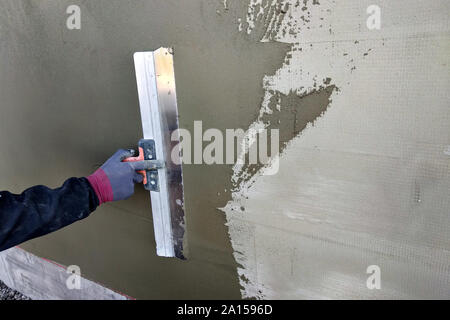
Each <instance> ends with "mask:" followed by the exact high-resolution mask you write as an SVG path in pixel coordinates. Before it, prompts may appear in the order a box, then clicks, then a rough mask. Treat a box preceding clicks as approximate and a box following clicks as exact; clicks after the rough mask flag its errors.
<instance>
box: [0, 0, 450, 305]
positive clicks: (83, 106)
mask: <svg viewBox="0 0 450 320" xmlns="http://www.w3.org/2000/svg"><path fill="white" fill-rule="evenodd" d="M70 4H76V5H79V6H80V8H81V30H68V29H67V28H66V19H67V17H68V15H67V14H66V8H67V7H68V5H70ZM371 4H372V2H371V1H356V0H355V1H346V2H345V3H336V1H331V0H330V1H325V0H321V1H295V0H292V1H288V0H280V1H265V0H262V1H260V0H249V1H222V0H221V1H219V0H217V1H212V0H211V1H205V0H186V1H175V0H173V1H171V0H158V1H156V0H154V1H140V0H133V1H124V0H120V1H119V0H108V1H106V0H96V1H65V0H64V1H58V2H56V1H46V0H39V1H37V0H36V1H33V0H20V1H19V0H1V1H0V146H1V147H2V149H3V150H4V152H3V156H2V161H0V177H1V179H0V189H2V190H4V189H6V190H10V191H13V192H21V191H22V190H23V189H25V188H27V187H29V186H31V185H35V184H44V185H48V186H52V187H57V186H59V185H60V184H61V183H62V182H63V181H64V180H65V179H66V178H68V177H70V176H85V175H88V174H90V173H91V172H93V171H94V170H95V169H96V168H97V167H98V166H99V165H101V164H102V162H103V161H104V160H106V159H107V158H108V157H109V156H110V155H111V154H112V153H113V152H114V151H115V150H116V149H118V148H123V147H135V145H136V143H137V141H138V140H139V139H140V138H141V135H142V134H141V131H142V130H141V126H140V115H139V107H138V100H137V92H136V85H135V76H134V67H133V60H132V55H133V53H134V52H135V51H145V50H154V49H157V48H159V47H161V46H172V47H173V48H174V51H175V74H176V84H177V97H178V107H179V114H180V126H181V127H183V128H187V129H189V130H191V131H192V129H193V123H194V121H195V120H202V121H203V127H204V128H218V129H220V130H225V129H227V128H243V129H247V128H249V127H258V126H259V127H266V128H277V129H279V130H280V142H281V151H282V153H281V155H280V157H276V158H275V159H273V160H274V163H272V166H273V165H275V166H276V167H279V170H278V173H275V174H274V172H272V173H270V174H269V173H268V171H267V170H269V171H270V169H271V168H267V167H266V168H264V167H258V166H257V167H256V168H254V167H246V166H244V167H239V166H231V165H210V166H208V165H185V166H184V168H183V170H184V182H185V207H186V215H187V232H188V241H189V251H190V259H189V260H188V261H177V260H172V259H165V258H159V257H157V256H156V255H155V243H154V239H153V230H152V220H151V210H150V205H149V197H148V193H147V192H145V191H144V190H143V189H142V188H137V191H136V194H135V196H133V197H132V198H131V199H129V200H127V201H123V202H118V203H109V204H105V205H103V206H102V207H100V208H99V209H98V210H97V211H96V212H95V213H93V214H92V215H91V217H89V218H88V219H86V220H84V221H82V222H79V223H76V224H74V225H72V226H70V227H68V228H65V229H64V230H61V231H58V232H56V233H54V234H51V235H48V236H46V237H43V238H40V239H37V240H33V241H30V242H29V243H26V244H25V245H23V248H25V249H26V250H29V251H31V252H32V253H34V254H36V255H38V256H42V257H45V258H49V259H51V260H54V261H57V262H58V263H61V264H63V265H78V266H80V268H81V272H82V275H83V276H84V277H86V278H87V279H91V280H94V281H96V282H99V283H103V284H105V285H106V286H107V287H109V288H112V289H115V290H118V291H120V292H124V293H125V294H127V295H130V296H132V297H136V298H241V297H249V298H254V297H256V298H436V297H437V298H448V297H449V291H448V288H449V287H450V286H449V285H448V284H449V277H448V274H449V272H448V271H449V254H448V252H449V247H450V246H449V243H450V242H449V241H450V240H449V236H448V234H449V233H448V231H449V220H448V219H449V216H448V212H449V207H450V205H449V202H448V191H449V159H450V158H449V156H448V155H449V154H450V151H449V150H450V149H449V148H450V147H448V146H449V145H450V142H449V139H450V131H449V130H450V129H449V125H448V123H449V120H450V115H449V111H448V110H449V109H448V102H449V96H448V87H449V84H450V79H449V74H450V73H449V72H448V71H449V70H448V68H449V61H448V56H449V55H448V53H449V50H450V49H449V34H450V32H449V30H450V29H449V24H448V13H449V11H450V10H449V6H448V3H447V2H446V1H433V2H432V3H428V2H422V1H395V2H392V1H379V3H377V4H378V5H379V6H380V7H381V9H382V28H381V29H380V30H376V31H372V30H368V29H367V27H366V19H367V17H368V14H367V13H366V9H367V7H368V6H369V5H371ZM272 169H273V168H272ZM275 172H277V170H275ZM374 264H375V265H379V266H380V268H381V270H382V277H383V278H382V279H384V280H382V281H383V282H382V283H383V285H382V288H384V289H385V290H384V291H383V289H381V290H369V289H367V287H366V282H365V281H366V278H367V277H368V275H367V274H366V268H367V266H369V265H374Z"/></svg>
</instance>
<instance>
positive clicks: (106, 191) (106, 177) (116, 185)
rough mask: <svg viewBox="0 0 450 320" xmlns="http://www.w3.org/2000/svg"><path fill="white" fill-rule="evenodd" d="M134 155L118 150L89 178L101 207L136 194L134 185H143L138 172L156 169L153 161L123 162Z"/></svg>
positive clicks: (129, 151) (141, 177) (131, 152)
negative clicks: (106, 203) (103, 204)
mask: <svg viewBox="0 0 450 320" xmlns="http://www.w3.org/2000/svg"><path fill="white" fill-rule="evenodd" d="M133 155H134V151H133V150H124V149H121V150H118V151H117V152H116V153H115V154H114V155H113V156H112V157H111V158H109V159H108V160H107V161H106V162H105V163H104V164H103V165H102V166H101V167H100V168H99V169H98V170H97V171H95V172H94V173H93V174H92V175H90V176H89V177H87V179H88V180H89V183H90V184H91V186H92V188H93V189H94V191H95V193H96V194H97V198H98V201H99V205H100V204H102V203H105V202H109V201H118V200H124V199H127V198H129V197H131V196H132V195H133V193H134V184H135V183H142V180H143V176H142V175H141V174H139V173H137V172H136V171H138V170H146V169H151V168H153V167H154V163H152V161H148V160H144V161H137V162H123V160H125V159H126V158H129V157H132V156H133Z"/></svg>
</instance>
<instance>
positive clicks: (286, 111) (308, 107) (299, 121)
mask: <svg viewBox="0 0 450 320" xmlns="http://www.w3.org/2000/svg"><path fill="white" fill-rule="evenodd" d="M330 81H331V79H329V80H327V83H329V82H330ZM335 89H336V86H334V85H330V86H327V87H324V88H321V89H319V90H317V91H313V92H312V93H308V94H304V95H298V94H297V92H295V91H290V92H289V93H288V94H284V93H281V92H278V91H271V92H269V96H270V98H269V103H268V109H266V112H264V113H263V114H262V116H261V117H260V118H259V119H258V122H262V123H263V124H264V125H263V127H264V128H265V129H267V130H268V132H269V133H270V130H271V129H278V130H279V135H280V136H279V138H280V141H279V142H280V150H279V152H280V154H282V153H283V151H284V149H285V147H286V145H287V143H288V142H289V141H290V140H292V139H293V138H294V137H296V136H298V135H299V134H300V133H301V132H302V130H303V129H305V128H306V126H307V125H308V124H313V123H314V121H315V120H316V119H317V118H318V117H320V116H321V115H322V114H323V113H324V112H325V110H326V109H327V108H328V105H329V104H330V102H331V100H330V97H331V94H332V93H333V90H335ZM255 143H256V141H255ZM274 152H275V151H272V150H271V148H270V144H268V149H267V154H268V155H271V156H277V155H276V154H273V153H274ZM264 166H265V165H264V164H263V163H261V162H260V161H259V162H258V163H257V164H249V162H248V161H247V162H246V164H245V165H244V166H243V167H242V168H241V170H240V172H239V173H238V177H239V178H238V179H237V180H235V181H234V183H235V184H234V187H235V188H239V185H240V184H241V183H242V182H244V181H248V180H249V179H250V178H251V177H252V176H253V175H255V174H256V173H257V172H258V171H259V170H260V169H261V168H263V167H264ZM235 174H236V172H235ZM242 211H244V210H242Z"/></svg>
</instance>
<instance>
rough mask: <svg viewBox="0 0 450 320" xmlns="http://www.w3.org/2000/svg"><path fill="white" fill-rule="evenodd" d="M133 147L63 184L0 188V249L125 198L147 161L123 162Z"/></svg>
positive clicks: (132, 188) (131, 152) (131, 192)
mask: <svg viewBox="0 0 450 320" xmlns="http://www.w3.org/2000/svg"><path fill="white" fill-rule="evenodd" d="M131 156H133V151H129V150H119V151H117V152H116V153H115V154H114V155H113V156H112V157H111V158H110V159H109V160H108V161H106V162H105V164H104V165H103V166H102V167H101V168H99V169H98V170H97V171H96V172H95V173H94V174H92V175H90V176H89V177H87V178H70V179H68V180H67V181H66V182H64V184H63V185H62V187H60V188H57V189H49V188H47V187H45V186H35V187H32V188H29V189H27V190H25V191H24V192H23V193H22V194H20V195H17V194H12V193H10V192H7V191H2V192H0V251H2V250H5V249H8V248H10V247H13V246H15V245H18V244H20V243H22V242H24V241H27V240H30V239H33V238H36V237H39V236H43V235H45V234H47V233H50V232H53V231H56V230H58V229H61V228H63V227H65V226H67V225H69V224H71V223H73V222H75V221H78V220H81V219H83V218H86V217H87V216H88V215H89V214H90V213H91V212H92V211H94V210H95V209H96V208H97V206H99V205H100V204H102V203H104V202H108V201H116V200H122V199H126V198H128V197H130V196H131V195H132V194H133V193H134V184H135V183H139V182H142V176H141V175H140V174H138V173H137V172H136V170H143V169H147V168H148V167H149V166H150V165H149V164H148V163H147V162H146V161H141V162H134V163H133V162H122V160H124V159H125V158H127V157H131Z"/></svg>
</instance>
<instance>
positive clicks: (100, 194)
mask: <svg viewBox="0 0 450 320" xmlns="http://www.w3.org/2000/svg"><path fill="white" fill-rule="evenodd" d="M87 179H88V181H89V183H90V184H91V186H92V189H94V191H95V194H96V195H97V198H98V202H99V205H101V204H102V203H105V202H109V201H113V198H114V195H113V190H112V187H111V182H110V181H109V179H108V176H107V175H106V173H105V172H104V171H103V170H102V168H100V169H98V170H97V171H95V172H94V173H93V174H91V175H90V176H89V177H87Z"/></svg>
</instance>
